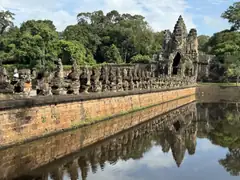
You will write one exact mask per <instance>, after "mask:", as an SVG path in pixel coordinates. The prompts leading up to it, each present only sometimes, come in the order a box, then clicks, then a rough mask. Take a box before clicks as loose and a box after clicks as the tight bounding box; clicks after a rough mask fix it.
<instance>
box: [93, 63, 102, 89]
mask: <svg viewBox="0 0 240 180" xmlns="http://www.w3.org/2000/svg"><path fill="white" fill-rule="evenodd" d="M100 75H101V72H100V69H99V68H98V67H94V68H93V69H92V76H91V91H92V92H101V91H102V84H101V81H100Z"/></svg>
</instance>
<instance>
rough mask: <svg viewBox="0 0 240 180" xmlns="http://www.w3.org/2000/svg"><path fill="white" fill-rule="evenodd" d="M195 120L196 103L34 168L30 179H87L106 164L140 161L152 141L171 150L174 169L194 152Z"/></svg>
mask: <svg viewBox="0 0 240 180" xmlns="http://www.w3.org/2000/svg"><path fill="white" fill-rule="evenodd" d="M196 117H197V116H196V104H195V103H192V104H189V105H186V106H183V107H181V108H179V109H176V110H173V111H171V112H169V113H166V114H164V115H162V116H159V117H158V118H154V119H153V120H151V121H149V122H146V123H144V124H141V125H138V126H137V127H134V128H133V129H131V130H129V131H126V132H122V133H121V134H118V135H116V136H114V137H112V138H110V139H108V140H105V141H102V142H100V143H98V144H96V145H94V146H91V147H88V148H86V149H84V150H83V151H81V152H79V153H77V154H74V155H72V156H70V157H66V158H63V159H61V160H59V161H58V162H55V163H54V162H53V163H52V164H49V165H47V166H45V167H42V168H40V169H36V170H34V171H32V172H31V173H30V177H29V178H30V179H31V178H32V177H35V178H39V179H44V178H46V177H48V176H50V177H51V178H52V179H54V180H57V179H62V178H63V176H64V174H65V175H66V174H67V176H69V177H71V179H77V178H79V177H80V176H81V177H82V179H86V177H87V175H88V173H89V172H90V171H91V172H92V173H95V172H97V171H98V170H101V169H102V170H103V169H104V167H105V165H106V163H110V164H116V163H117V162H118V161H119V160H129V159H140V158H142V157H143V154H144V153H145V152H147V151H148V150H150V148H151V147H152V142H153V141H154V142H156V143H157V144H158V145H160V146H161V147H162V149H163V151H164V152H169V151H171V152H172V154H173V158H174V159H175V161H176V164H177V166H180V164H181V162H182V161H183V158H184V154H185V152H186V151H188V153H189V154H194V152H195V148H196V136H197V125H196ZM159 150H160V149H159ZM78 169H80V170H81V171H80V172H81V174H79V173H78ZM31 176H32V177H31ZM24 178H25V179H27V177H24Z"/></svg>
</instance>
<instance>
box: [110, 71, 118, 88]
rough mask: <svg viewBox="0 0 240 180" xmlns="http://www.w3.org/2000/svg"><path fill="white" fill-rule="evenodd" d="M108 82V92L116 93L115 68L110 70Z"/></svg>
mask: <svg viewBox="0 0 240 180" xmlns="http://www.w3.org/2000/svg"><path fill="white" fill-rule="evenodd" d="M109 81H110V90H111V91H113V92H116V91H117V77H116V68H113V67H111V68H110V74H109Z"/></svg>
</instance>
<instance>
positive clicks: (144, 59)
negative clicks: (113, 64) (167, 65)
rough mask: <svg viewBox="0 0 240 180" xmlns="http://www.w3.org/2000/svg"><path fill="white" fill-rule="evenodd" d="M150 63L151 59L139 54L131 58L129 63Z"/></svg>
mask: <svg viewBox="0 0 240 180" xmlns="http://www.w3.org/2000/svg"><path fill="white" fill-rule="evenodd" d="M150 61H151V58H150V57H149V56H147V55H145V56H143V55H141V54H138V55H136V56H133V57H132V58H131V63H149V62H150Z"/></svg>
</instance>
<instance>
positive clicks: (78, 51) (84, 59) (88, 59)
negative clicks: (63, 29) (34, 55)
mask: <svg viewBox="0 0 240 180" xmlns="http://www.w3.org/2000/svg"><path fill="white" fill-rule="evenodd" d="M59 48H60V53H59V57H61V58H62V61H63V63H64V64H71V63H72V62H71V58H74V59H76V61H77V63H78V64H79V65H84V64H95V63H96V62H95V60H94V59H93V57H92V56H91V55H89V54H88V52H87V50H86V49H85V48H84V46H83V45H82V44H81V43H79V42H77V41H66V40H60V41H59Z"/></svg>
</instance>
